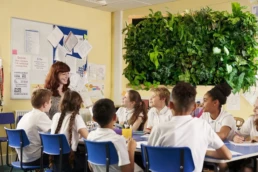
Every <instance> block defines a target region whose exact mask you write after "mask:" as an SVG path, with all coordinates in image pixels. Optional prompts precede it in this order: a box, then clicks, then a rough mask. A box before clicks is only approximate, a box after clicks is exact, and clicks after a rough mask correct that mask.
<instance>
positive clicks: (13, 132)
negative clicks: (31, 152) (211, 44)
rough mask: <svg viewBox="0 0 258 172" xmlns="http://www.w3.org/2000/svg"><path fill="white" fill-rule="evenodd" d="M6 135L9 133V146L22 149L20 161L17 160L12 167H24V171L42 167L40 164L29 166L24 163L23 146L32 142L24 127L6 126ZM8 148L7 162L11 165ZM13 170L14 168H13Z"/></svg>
mask: <svg viewBox="0 0 258 172" xmlns="http://www.w3.org/2000/svg"><path fill="white" fill-rule="evenodd" d="M4 128H5V131H6V135H7V138H8V140H7V146H9V147H11V148H14V149H20V161H15V162H12V163H11V166H12V168H13V167H14V168H18V169H22V170H23V171H32V170H36V169H40V165H38V166H28V165H24V164H23V163H22V152H23V148H24V147H26V146H28V145H29V144H30V141H29V139H28V137H27V134H26V133H25V131H24V130H23V129H8V128H6V127H4ZM8 155H9V154H8V149H7V156H6V162H7V164H8V165H9V158H8V157H9V156H8ZM11 170H12V169H11Z"/></svg>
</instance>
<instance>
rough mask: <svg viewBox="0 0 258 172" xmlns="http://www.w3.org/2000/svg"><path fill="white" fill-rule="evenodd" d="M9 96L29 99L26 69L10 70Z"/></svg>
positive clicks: (28, 79) (28, 81)
mask: <svg viewBox="0 0 258 172" xmlns="http://www.w3.org/2000/svg"><path fill="white" fill-rule="evenodd" d="M11 81H12V88H11V97H12V98H15V99H30V76H29V72H28V71H12V80H11Z"/></svg>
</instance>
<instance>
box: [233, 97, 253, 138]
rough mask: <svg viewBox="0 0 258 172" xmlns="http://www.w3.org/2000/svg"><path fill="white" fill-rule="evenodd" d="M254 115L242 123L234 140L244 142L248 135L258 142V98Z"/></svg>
mask: <svg viewBox="0 0 258 172" xmlns="http://www.w3.org/2000/svg"><path fill="white" fill-rule="evenodd" d="M253 112H254V115H251V116H250V117H249V118H248V119H247V120H246V121H245V122H244V124H243V125H242V127H241V129H240V130H239V131H238V134H235V135H234V138H233V141H234V142H236V143H242V142H243V141H244V140H245V139H246V138H247V137H250V140H252V141H253V142H258V99H256V101H255V104H254V110H253Z"/></svg>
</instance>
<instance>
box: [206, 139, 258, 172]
mask: <svg viewBox="0 0 258 172" xmlns="http://www.w3.org/2000/svg"><path fill="white" fill-rule="evenodd" d="M225 145H226V146H227V148H228V149H229V150H231V151H235V152H238V153H241V154H242V155H233V156H232V159H230V160H223V159H217V158H212V157H208V156H206V157H205V159H204V161H205V162H209V163H213V164H214V165H215V168H216V170H215V171H218V168H217V164H218V163H228V162H233V161H237V160H242V159H246V158H252V159H254V168H255V171H256V172H258V166H257V159H256V156H258V146H238V145H235V144H232V143H230V142H228V141H226V142H225Z"/></svg>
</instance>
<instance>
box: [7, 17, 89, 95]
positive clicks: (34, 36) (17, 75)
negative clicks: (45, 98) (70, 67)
mask: <svg viewBox="0 0 258 172" xmlns="http://www.w3.org/2000/svg"><path fill="white" fill-rule="evenodd" d="M55 26H57V27H58V28H59V29H61V31H62V33H63V34H64V35H68V33H69V32H72V33H74V34H75V35H79V36H81V37H87V34H88V32H87V30H83V29H75V28H70V27H64V26H58V25H53V24H48V23H42V22H36V21H30V20H25V19H18V18H12V19H11V50H10V51H11V99H30V97H31V96H30V94H31V89H32V88H31V86H32V85H41V84H44V82H45V78H46V75H47V73H48V71H49V68H50V67H51V65H52V64H53V62H54V54H55V47H53V46H52V45H51V43H50V42H49V41H48V36H49V35H50V34H51V33H52V31H53V29H54V27H55ZM85 35H86V36H85ZM85 39H86V38H85ZM59 44H60V45H61V46H63V38H62V39H61V40H60V41H59ZM71 55H72V57H74V58H79V59H82V58H80V57H79V56H78V54H76V53H74V52H72V54H71ZM79 65H83V69H84V71H86V67H87V61H84V62H83V64H79ZM76 67H77V69H79V67H81V66H76Z"/></svg>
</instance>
